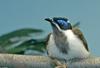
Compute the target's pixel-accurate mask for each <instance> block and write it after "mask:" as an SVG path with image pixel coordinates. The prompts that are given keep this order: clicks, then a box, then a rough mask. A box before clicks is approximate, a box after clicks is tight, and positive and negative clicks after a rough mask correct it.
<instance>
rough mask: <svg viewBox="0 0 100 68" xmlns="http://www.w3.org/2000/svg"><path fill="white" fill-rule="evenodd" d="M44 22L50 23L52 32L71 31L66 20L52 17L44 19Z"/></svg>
mask: <svg viewBox="0 0 100 68" xmlns="http://www.w3.org/2000/svg"><path fill="white" fill-rule="evenodd" d="M45 20H46V21H49V22H50V23H51V25H52V28H53V30H58V31H65V30H68V29H72V26H71V24H70V23H69V20H68V19H67V18H64V17H54V18H52V19H50V18H46V19H45Z"/></svg>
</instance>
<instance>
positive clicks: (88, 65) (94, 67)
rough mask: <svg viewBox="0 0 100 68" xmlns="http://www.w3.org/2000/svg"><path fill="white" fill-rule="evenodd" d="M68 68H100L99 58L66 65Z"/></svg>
mask: <svg viewBox="0 0 100 68" xmlns="http://www.w3.org/2000/svg"><path fill="white" fill-rule="evenodd" d="M67 66H68V68H100V57H99V58H96V57H93V58H89V59H86V60H81V61H77V62H75V63H71V64H69V65H67Z"/></svg>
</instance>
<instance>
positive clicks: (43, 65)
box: [0, 54, 52, 68]
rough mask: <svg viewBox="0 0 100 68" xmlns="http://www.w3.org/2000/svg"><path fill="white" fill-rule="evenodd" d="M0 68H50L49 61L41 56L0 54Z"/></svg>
mask: <svg viewBox="0 0 100 68" xmlns="http://www.w3.org/2000/svg"><path fill="white" fill-rule="evenodd" d="M0 67H9V68H51V67H52V65H51V63H50V59H49V58H48V57H44V56H43V57H42V56H24V55H13V54H0Z"/></svg>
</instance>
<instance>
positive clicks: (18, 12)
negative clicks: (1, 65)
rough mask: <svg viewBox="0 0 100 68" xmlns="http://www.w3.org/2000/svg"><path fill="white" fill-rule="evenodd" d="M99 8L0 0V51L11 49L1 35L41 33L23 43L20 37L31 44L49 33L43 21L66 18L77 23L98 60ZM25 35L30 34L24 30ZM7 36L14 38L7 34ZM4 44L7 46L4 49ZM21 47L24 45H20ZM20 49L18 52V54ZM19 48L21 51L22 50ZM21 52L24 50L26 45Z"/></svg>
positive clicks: (93, 3)
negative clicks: (37, 30) (60, 17)
mask: <svg viewBox="0 0 100 68" xmlns="http://www.w3.org/2000/svg"><path fill="white" fill-rule="evenodd" d="M99 6H100V0H83V1H82V0H0V39H2V40H3V41H1V40H0V46H1V47H0V49H3V50H1V51H5V50H7V52H8V50H9V49H10V48H11V47H10V46H9V45H10V43H11V42H9V41H6V42H5V41H4V39H5V38H2V37H4V36H5V35H7V36H9V33H10V32H11V33H12V31H16V30H20V29H24V28H25V29H26V28H28V29H34V28H35V29H41V30H44V33H43V34H42V33H41V32H39V34H35V35H34V36H33V34H31V35H32V36H30V37H29V36H28V37H27V38H28V39H26V38H24V39H23V37H22V38H21V41H23V40H24V41H27V40H29V39H30V38H32V39H33V40H34V39H44V38H45V37H46V36H47V34H48V33H49V32H51V27H50V25H49V24H48V23H46V22H45V21H44V18H46V17H54V16H67V17H68V18H69V20H70V21H71V22H72V23H76V22H77V21H80V22H81V25H80V27H81V30H82V31H83V32H84V35H85V37H86V39H87V41H88V44H89V48H90V51H91V52H92V53H93V54H95V55H97V56H100V52H99V51H100V46H99V42H100V38H99V35H100V31H99V29H100V27H99V25H100V23H99V22H100V7H99ZM22 32H23V31H22ZM28 32H29V33H31V31H30V30H28ZM15 33H16V32H15ZM18 33H19V32H18ZM16 34H17V33H16ZM26 34H27V31H26V33H25V36H27V35H26ZM11 36H14V35H12V34H11ZM18 36H19V35H18ZM25 36H24V37H25ZM7 38H9V37H6V39H7ZM15 39H16V38H15ZM15 42H16V41H15ZM20 43H21V42H20ZM5 44H7V46H6V45H5ZM22 44H24V42H23V43H22ZM16 46H17V44H16ZM2 47H3V48H2ZM27 47H28V49H29V48H31V46H27ZM12 48H13V47H12ZM20 48H21V47H20ZM20 48H18V49H19V50H21V49H20ZM22 48H23V49H24V46H23V47H22ZM23 49H22V50H23ZM25 49H26V50H27V48H26V45H25ZM25 49H24V50H25ZM14 50H15V51H17V50H16V49H13V50H9V52H11V51H13V52H15V51H14ZM43 50H44V49H43ZM17 53H19V52H17ZM21 53H23V51H21Z"/></svg>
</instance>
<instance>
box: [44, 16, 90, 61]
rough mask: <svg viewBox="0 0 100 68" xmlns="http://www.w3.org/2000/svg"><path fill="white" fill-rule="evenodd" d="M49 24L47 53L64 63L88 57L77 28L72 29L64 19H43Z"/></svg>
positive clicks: (85, 46)
mask: <svg viewBox="0 0 100 68" xmlns="http://www.w3.org/2000/svg"><path fill="white" fill-rule="evenodd" d="M45 20H46V21H48V22H49V23H50V24H51V27H52V30H53V31H52V32H51V33H50V34H49V36H48V41H47V46H46V48H47V53H48V56H49V57H50V58H52V59H57V60H60V61H62V62H64V63H67V62H70V61H76V60H81V59H85V58H88V57H90V52H89V48H88V44H87V41H86V39H85V37H84V35H83V33H82V32H81V30H80V29H79V28H76V27H73V26H72V25H71V23H70V21H69V19H68V18H66V17H53V18H45Z"/></svg>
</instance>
